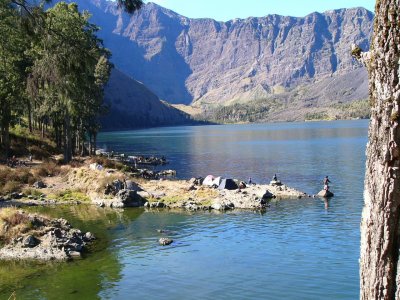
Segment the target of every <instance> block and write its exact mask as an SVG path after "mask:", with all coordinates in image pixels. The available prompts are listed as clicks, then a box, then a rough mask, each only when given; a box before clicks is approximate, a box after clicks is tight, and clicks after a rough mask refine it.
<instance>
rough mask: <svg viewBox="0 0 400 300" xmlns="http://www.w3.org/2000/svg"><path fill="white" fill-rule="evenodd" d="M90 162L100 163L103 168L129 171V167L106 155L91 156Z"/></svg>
mask: <svg viewBox="0 0 400 300" xmlns="http://www.w3.org/2000/svg"><path fill="white" fill-rule="evenodd" d="M91 163H97V164H100V165H102V166H103V167H104V168H108V169H116V170H123V171H129V170H128V169H129V167H127V166H126V165H124V164H123V163H121V162H119V161H116V160H112V159H108V158H107V157H104V156H96V157H94V158H92V159H91Z"/></svg>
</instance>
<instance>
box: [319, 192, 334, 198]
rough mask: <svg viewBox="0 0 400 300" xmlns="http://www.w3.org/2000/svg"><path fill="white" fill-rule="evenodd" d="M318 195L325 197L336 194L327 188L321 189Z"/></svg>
mask: <svg viewBox="0 0 400 300" xmlns="http://www.w3.org/2000/svg"><path fill="white" fill-rule="evenodd" d="M317 196H318V197H323V198H331V197H333V196H334V194H333V193H332V192H331V191H326V190H321V191H320V192H319V193H318V194H317Z"/></svg>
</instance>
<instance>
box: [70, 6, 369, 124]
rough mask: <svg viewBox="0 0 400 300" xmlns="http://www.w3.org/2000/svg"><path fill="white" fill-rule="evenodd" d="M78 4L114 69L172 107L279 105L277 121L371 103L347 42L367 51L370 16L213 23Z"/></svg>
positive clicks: (348, 13) (156, 9) (154, 9)
mask: <svg viewBox="0 0 400 300" xmlns="http://www.w3.org/2000/svg"><path fill="white" fill-rule="evenodd" d="M75 2H77V3H78V5H79V7H81V8H83V9H87V10H89V11H90V12H91V13H92V14H93V17H92V19H91V22H93V23H96V24H98V25H99V26H100V27H101V28H102V30H101V31H100V34H99V35H100V36H101V37H102V38H103V39H104V43H105V45H106V47H108V48H109V49H110V50H111V51H112V53H113V62H114V64H115V65H116V66H117V67H118V68H119V69H120V70H121V71H122V72H124V73H125V74H127V75H129V76H131V77H133V78H135V79H137V80H139V81H141V82H143V84H145V85H146V86H147V87H148V88H149V89H150V90H152V91H153V92H154V93H155V94H156V95H158V96H159V97H160V98H161V99H164V100H166V101H168V102H169V103H172V104H187V105H193V106H196V107H201V108H203V110H204V111H210V110H213V109H214V108H215V107H217V108H218V107H219V106H221V105H223V106H226V105H230V104H235V103H241V104H243V103H261V104H262V105H264V104H265V103H263V102H270V101H278V102H279V101H280V102H281V103H280V105H278V106H276V108H277V110H276V111H275V115H277V116H282V117H283V119H282V120H292V119H297V117H296V118H292V117H286V116H288V115H293V114H292V113H296V112H298V110H299V109H300V110H301V114H302V115H303V116H304V115H305V114H306V113H309V112H310V107H311V108H315V107H319V106H320V105H328V106H331V105H335V104H339V103H343V102H344V103H347V102H349V101H353V100H360V99H366V98H367V97H368V88H367V72H366V71H365V70H364V69H363V68H362V66H361V65H360V64H358V63H357V62H356V61H355V60H353V59H352V57H351V55H350V46H351V44H352V43H356V44H358V45H360V46H361V47H362V48H363V49H364V50H367V49H368V47H369V41H370V36H371V33H372V26H373V14H372V13H371V12H369V11H368V10H366V9H363V8H353V9H338V10H332V11H327V12H325V13H317V12H315V13H312V14H309V15H308V16H305V17H303V18H299V17H287V16H279V15H267V16H266V17H261V18H247V19H234V20H231V21H228V22H218V21H215V20H212V19H190V18H186V17H184V16H181V15H179V14H177V13H175V12H173V11H171V10H168V9H165V8H163V7H161V6H158V5H156V4H154V3H148V4H146V5H145V6H144V7H143V8H142V9H141V10H140V11H139V12H136V13H135V14H133V15H127V14H126V13H124V12H122V11H121V10H119V9H117V7H116V5H115V2H112V1H106V0H78V1H75ZM353 76H357V78H356V79H357V80H354V77H353ZM325 84H328V85H329V87H328V88H326V86H325ZM317 87H318V88H317ZM321 89H322V90H321ZM297 91H300V94H301V95H300V96H299V94H298V93H297ZM304 91H305V92H304ZM311 91H315V92H316V94H313V93H311ZM324 91H325V92H324ZM328 91H329V93H328ZM261 100H262V101H261ZM260 101H261V102H260ZM332 101H333V102H332ZM292 102H295V103H296V108H294V107H290V106H288V105H287V103H292ZM278 107H280V108H281V110H278ZM285 111H291V112H290V113H289V114H285ZM271 119H272V120H275V118H271ZM300 119H301V117H300Z"/></svg>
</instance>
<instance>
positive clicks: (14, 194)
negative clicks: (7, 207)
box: [10, 193, 23, 199]
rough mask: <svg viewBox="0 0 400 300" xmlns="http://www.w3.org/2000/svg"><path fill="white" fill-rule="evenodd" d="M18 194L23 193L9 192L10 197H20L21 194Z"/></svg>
mask: <svg viewBox="0 0 400 300" xmlns="http://www.w3.org/2000/svg"><path fill="white" fill-rule="evenodd" d="M20 195H23V194H22V193H21V194H19V193H11V194H10V197H11V198H12V199H21V198H22V196H20Z"/></svg>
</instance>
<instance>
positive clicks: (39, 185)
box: [33, 181, 46, 189]
mask: <svg viewBox="0 0 400 300" xmlns="http://www.w3.org/2000/svg"><path fill="white" fill-rule="evenodd" d="M33 187H34V188H37V189H44V188H46V185H45V184H44V183H43V181H36V182H35V183H34V184H33Z"/></svg>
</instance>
